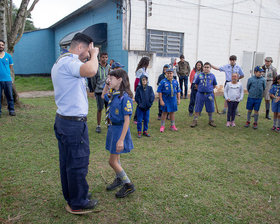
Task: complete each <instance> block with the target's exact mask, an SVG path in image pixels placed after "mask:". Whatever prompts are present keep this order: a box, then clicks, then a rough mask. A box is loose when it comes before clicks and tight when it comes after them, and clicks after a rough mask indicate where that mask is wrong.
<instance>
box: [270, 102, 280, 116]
mask: <svg viewBox="0 0 280 224" xmlns="http://www.w3.org/2000/svg"><path fill="white" fill-rule="evenodd" d="M271 110H272V112H273V113H280V101H278V102H277V103H275V99H273V100H272V103H271Z"/></svg>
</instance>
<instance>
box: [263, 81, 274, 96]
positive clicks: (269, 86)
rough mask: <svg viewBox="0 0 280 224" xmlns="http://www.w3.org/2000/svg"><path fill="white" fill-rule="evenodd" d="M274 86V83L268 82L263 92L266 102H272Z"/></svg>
mask: <svg viewBox="0 0 280 224" xmlns="http://www.w3.org/2000/svg"><path fill="white" fill-rule="evenodd" d="M272 84H273V81H266V86H265V90H264V92H263V97H264V99H265V100H270V92H269V90H270V89H271V86H272Z"/></svg>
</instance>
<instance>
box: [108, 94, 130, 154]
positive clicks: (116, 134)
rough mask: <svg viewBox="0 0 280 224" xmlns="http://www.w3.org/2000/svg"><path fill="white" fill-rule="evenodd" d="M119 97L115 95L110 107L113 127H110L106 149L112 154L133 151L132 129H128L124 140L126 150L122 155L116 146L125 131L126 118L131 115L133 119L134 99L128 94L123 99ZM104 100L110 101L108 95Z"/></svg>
mask: <svg viewBox="0 0 280 224" xmlns="http://www.w3.org/2000/svg"><path fill="white" fill-rule="evenodd" d="M119 96H120V95H119V94H114V93H113V94H112V96H111V97H113V99H112V101H111V103H109V105H108V107H109V118H110V121H111V123H112V125H110V126H109V127H108V132H107V138H106V149H107V150H109V151H110V153H111V154H120V153H127V152H130V151H131V149H133V143H132V139H131V134H130V129H129V128H128V130H127V133H126V136H125V139H124V149H123V151H121V152H120V153H117V152H116V144H117V142H118V140H119V139H120V136H121V133H122V129H123V123H124V116H125V115H129V117H131V115H132V110H133V103H132V99H131V98H130V97H129V96H128V94H127V93H126V92H124V93H123V96H122V97H119ZM104 99H105V100H106V101H109V97H108V94H105V96H104Z"/></svg>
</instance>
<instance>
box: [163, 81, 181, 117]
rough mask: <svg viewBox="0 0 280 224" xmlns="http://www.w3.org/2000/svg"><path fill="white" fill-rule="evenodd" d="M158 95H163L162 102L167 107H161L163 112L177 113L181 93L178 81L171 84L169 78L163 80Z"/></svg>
mask: <svg viewBox="0 0 280 224" xmlns="http://www.w3.org/2000/svg"><path fill="white" fill-rule="evenodd" d="M157 92H158V93H162V100H163V102H164V104H165V106H161V109H162V111H163V112H175V111H177V93H180V92H181V89H180V87H179V84H178V82H177V80H176V79H172V82H170V81H169V80H168V79H167V78H165V79H163V80H162V81H161V82H160V83H159V86H158V89H157Z"/></svg>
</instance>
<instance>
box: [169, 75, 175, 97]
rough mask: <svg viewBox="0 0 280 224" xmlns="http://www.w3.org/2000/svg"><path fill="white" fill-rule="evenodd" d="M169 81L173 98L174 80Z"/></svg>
mask: <svg viewBox="0 0 280 224" xmlns="http://www.w3.org/2000/svg"><path fill="white" fill-rule="evenodd" d="M167 80H168V81H169V82H170V90H171V97H173V96H174V92H173V84H172V81H173V79H172V80H171V81H170V80H169V79H167Z"/></svg>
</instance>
